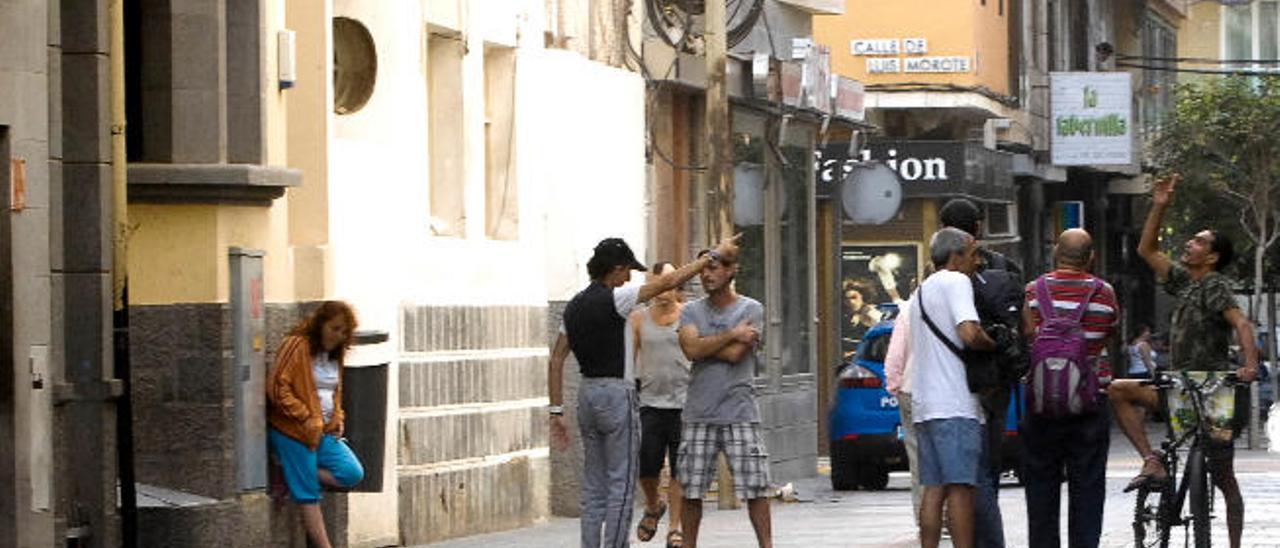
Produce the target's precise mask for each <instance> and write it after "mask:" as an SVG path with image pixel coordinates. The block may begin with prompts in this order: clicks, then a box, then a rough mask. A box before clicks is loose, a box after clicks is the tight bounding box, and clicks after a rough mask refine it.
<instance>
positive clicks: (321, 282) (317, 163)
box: [282, 0, 333, 300]
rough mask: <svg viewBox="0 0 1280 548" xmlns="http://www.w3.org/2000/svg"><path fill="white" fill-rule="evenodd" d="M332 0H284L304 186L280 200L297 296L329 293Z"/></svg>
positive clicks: (295, 149) (293, 161) (293, 159)
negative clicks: (293, 45) (293, 36)
mask: <svg viewBox="0 0 1280 548" xmlns="http://www.w3.org/2000/svg"><path fill="white" fill-rule="evenodd" d="M332 7H333V6H332V2H315V1H314V0H286V2H285V10H286V15H287V17H286V23H287V25H288V27H289V28H290V29H293V30H294V31H295V32H297V51H298V53H297V55H298V59H297V67H298V84H297V85H296V86H295V87H294V88H293V89H290V90H288V91H286V92H285V94H286V96H287V103H288V104H287V107H288V108H287V111H288V113H289V114H290V115H288V116H287V119H288V121H287V126H288V130H287V132H286V133H287V140H288V145H287V147H288V165H289V167H291V168H294V169H298V170H300V171H302V185H301V186H299V187H295V188H291V189H289V191H288V193H287V194H286V195H285V198H284V199H283V200H282V201H285V202H287V207H288V211H289V218H288V230H289V241H290V243H291V244H292V245H293V246H295V247H294V248H293V249H291V250H290V253H291V256H292V257H293V259H294V263H295V265H296V268H295V270H294V272H293V275H294V276H296V278H295V279H294V281H293V286H294V288H295V289H296V294H295V295H294V296H295V297H296V298H297V299H299V300H317V299H323V298H325V297H328V296H330V295H329V293H330V291H331V289H332V276H330V275H328V274H327V273H328V272H329V271H330V269H331V268H332V266H331V264H330V260H329V259H330V252H329V248H328V243H329V139H330V137H331V136H332V134H331V129H332V122H333V120H332V118H333V107H332V105H333V83H332V80H333V77H332V72H331V71H332V68H331V63H332V60H331V59H330V57H329V56H330V55H331V54H330V53H329V52H330V51H331V50H330V48H329V41H330V40H331V38H332V25H333V19H332V16H333V13H332Z"/></svg>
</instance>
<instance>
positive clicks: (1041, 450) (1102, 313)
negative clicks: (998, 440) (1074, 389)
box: [1019, 228, 1120, 548]
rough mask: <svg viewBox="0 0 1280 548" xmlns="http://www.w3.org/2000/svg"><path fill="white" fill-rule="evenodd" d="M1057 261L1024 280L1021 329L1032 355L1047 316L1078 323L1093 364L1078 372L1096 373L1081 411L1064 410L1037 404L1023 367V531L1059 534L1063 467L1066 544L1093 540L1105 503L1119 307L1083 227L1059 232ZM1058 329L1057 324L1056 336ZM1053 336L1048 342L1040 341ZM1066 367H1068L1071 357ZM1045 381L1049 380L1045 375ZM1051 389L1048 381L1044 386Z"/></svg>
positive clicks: (1053, 541)
mask: <svg viewBox="0 0 1280 548" xmlns="http://www.w3.org/2000/svg"><path fill="white" fill-rule="evenodd" d="M1053 255H1054V260H1055V262H1056V265H1057V269H1056V270H1054V271H1053V272H1050V273H1048V274H1045V275H1043V276H1040V277H1039V278H1037V279H1036V280H1035V281H1033V282H1031V283H1029V284H1027V287H1026V299H1027V304H1026V306H1025V307H1024V308H1023V312H1022V315H1023V334H1024V335H1025V336H1026V338H1027V340H1029V341H1032V345H1031V346H1032V356H1038V355H1039V354H1040V353H1038V352H1037V350H1036V349H1037V348H1038V347H1040V346H1041V345H1040V343H1039V342H1037V341H1038V340H1039V339H1040V338H1041V337H1042V336H1048V335H1049V333H1048V332H1046V331H1045V330H1042V326H1043V325H1045V324H1046V323H1047V322H1049V321H1050V319H1057V321H1060V322H1062V321H1065V322H1071V321H1072V320H1075V325H1078V326H1079V329H1080V330H1081V332H1082V334H1083V337H1082V340H1080V339H1077V342H1079V343H1083V344H1084V345H1085V348H1084V350H1085V354H1086V361H1087V363H1085V364H1081V365H1082V366H1084V367H1090V368H1092V372H1088V371H1086V372H1085V373H1084V374H1081V375H1078V376H1076V378H1080V379H1087V378H1088V377H1089V376H1092V377H1094V378H1095V379H1096V380H1097V382H1096V384H1091V385H1090V383H1088V382H1084V381H1082V384H1081V388H1082V389H1086V390H1090V391H1091V392H1092V394H1082V395H1081V396H1082V397H1083V398H1082V399H1087V398H1089V397H1092V398H1093V400H1092V402H1091V403H1090V402H1085V403H1082V404H1081V405H1080V406H1079V408H1078V411H1076V412H1074V413H1069V414H1066V415H1061V416H1052V414H1048V413H1043V412H1038V411H1037V409H1036V408H1037V406H1036V405H1035V404H1034V401H1035V400H1034V399H1035V394H1036V391H1037V390H1038V389H1037V388H1036V387H1035V385H1036V384H1037V380H1036V379H1037V377H1036V367H1037V364H1035V363H1032V364H1031V367H1032V370H1031V371H1030V372H1029V373H1028V375H1029V380H1028V385H1029V388H1028V390H1030V391H1031V392H1032V393H1031V394H1030V395H1029V396H1028V397H1029V398H1031V399H1029V400H1028V405H1027V408H1028V412H1027V415H1026V417H1025V418H1024V419H1023V421H1022V425H1021V428H1020V432H1019V435H1020V437H1021V438H1022V472H1023V474H1022V481H1023V483H1024V484H1025V486H1026V487H1025V491H1024V494H1025V496H1026V498H1027V533H1028V537H1027V538H1028V540H1029V542H1030V544H1031V546H1032V548H1056V547H1057V546H1059V545H1060V544H1061V542H1060V539H1059V536H1060V535H1059V529H1060V526H1059V519H1058V516H1059V515H1060V512H1061V510H1060V509H1061V506H1062V503H1061V498H1062V481H1063V479H1064V478H1063V473H1064V471H1065V474H1066V478H1065V479H1066V482H1067V487H1068V497H1067V546H1070V547H1071V548H1089V547H1096V546H1097V545H1098V540H1099V538H1100V537H1101V535H1102V507H1103V503H1104V502H1105V501H1106V487H1107V477H1106V473H1107V451H1108V450H1109V449H1110V445H1111V435H1110V432H1111V414H1110V413H1109V412H1108V406H1107V403H1106V398H1105V396H1104V395H1103V394H1102V393H1100V392H1099V390H1100V387H1105V386H1106V385H1107V384H1108V383H1109V382H1110V381H1111V366H1110V362H1109V360H1108V358H1107V356H1106V349H1107V348H1108V345H1109V343H1110V339H1111V338H1112V337H1114V336H1115V334H1116V323H1117V321H1118V318H1119V317H1120V308H1119V305H1118V304H1117V303H1116V294H1115V291H1114V290H1113V289H1112V288H1111V285H1110V284H1108V283H1107V282H1105V281H1103V280H1102V279H1100V278H1097V277H1095V276H1093V275H1092V274H1090V273H1089V270H1090V269H1091V268H1092V266H1093V263H1094V259H1095V257H1094V252H1093V239H1092V238H1091V237H1090V236H1089V233H1088V232H1085V231H1084V230H1081V229H1078V228H1076V229H1071V230H1067V231H1065V232H1063V233H1062V234H1061V235H1060V236H1058V243H1057V245H1055V246H1054V250H1053ZM1058 335H1060V332H1054V333H1053V336H1055V337H1056V336H1058ZM1048 344H1053V343H1049V342H1046V343H1045V345H1046V346H1047V345H1048ZM1067 367H1071V365H1070V364H1069V365H1068V366H1067ZM1045 384H1052V382H1046V383H1045ZM1044 390H1045V391H1052V390H1053V388H1052V387H1046V388H1044Z"/></svg>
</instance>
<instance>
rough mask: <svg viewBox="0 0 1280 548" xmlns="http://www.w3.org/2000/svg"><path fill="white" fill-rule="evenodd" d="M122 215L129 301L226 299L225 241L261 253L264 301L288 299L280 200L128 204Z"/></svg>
mask: <svg viewBox="0 0 1280 548" xmlns="http://www.w3.org/2000/svg"><path fill="white" fill-rule="evenodd" d="M129 220H130V223H131V224H132V225H133V226H134V227H135V232H134V234H133V239H132V240H131V241H130V246H129V303H130V304H134V305H152V304H175V303H209V302H226V301H227V296H228V294H229V293H230V283H231V281H230V270H229V266H228V262H227V250H228V249H230V248H232V247H242V248H245V249H255V250H259V251H264V252H266V257H265V258H264V259H263V261H264V264H263V274H264V277H265V279H266V298H267V301H269V302H289V301H292V300H293V298H294V296H293V277H292V275H291V271H292V263H293V261H292V258H291V255H290V253H289V249H288V245H287V242H286V237H287V223H288V220H287V217H286V216H285V212H284V209H283V208H282V207H279V206H277V207H274V208H264V207H258V206H228V205H154V204H130V205H129Z"/></svg>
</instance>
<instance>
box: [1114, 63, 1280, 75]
mask: <svg viewBox="0 0 1280 548" xmlns="http://www.w3.org/2000/svg"><path fill="white" fill-rule="evenodd" d="M1116 66H1117V67H1121V68H1135V69H1142V70H1155V71H1161V72H1181V73H1187V74H1217V75H1223V76H1276V75H1280V67H1277V68H1274V69H1193V68H1178V67H1166V66H1158V65H1145V64H1139V63H1119V62H1117V63H1116Z"/></svg>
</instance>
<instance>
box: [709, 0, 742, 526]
mask: <svg viewBox="0 0 1280 548" xmlns="http://www.w3.org/2000/svg"><path fill="white" fill-rule="evenodd" d="M705 5H706V13H705V19H704V21H703V27H704V30H703V34H702V39H703V45H704V47H705V48H706V50H705V51H704V54H705V55H706V58H705V61H706V71H707V102H706V105H707V109H706V116H705V117H704V120H705V124H706V126H705V127H706V142H707V151H706V157H707V162H706V166H707V172H706V179H705V181H706V185H705V188H706V192H707V209H706V212H705V213H706V215H707V219H706V222H707V230H706V235H707V242H706V244H707V245H708V246H710V245H711V244H712V243H714V242H715V241H717V240H719V239H722V238H725V237H727V236H731V235H732V234H731V232H730V231H732V230H733V224H732V223H730V222H729V219H731V218H732V217H731V212H730V211H729V210H728V208H730V207H733V185H732V183H733V181H732V180H731V179H730V173H731V172H730V171H729V154H730V152H731V151H732V150H733V149H732V147H731V145H730V142H729V95H728V90H727V88H726V87H725V62H726V57H727V49H728V45H727V42H726V41H725V5H724V1H723V0H708V1H707V2H706V3H705ZM717 468H718V474H717V475H716V477H717V482H718V486H719V490H718V495H719V496H718V499H719V508H720V509H722V510H724V509H733V508H738V498H737V496H736V495H735V494H734V490H733V475H732V473H731V472H730V471H729V466H728V464H727V463H726V462H725V460H724V458H723V457H721V458H720V459H719V462H718V466H717Z"/></svg>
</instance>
